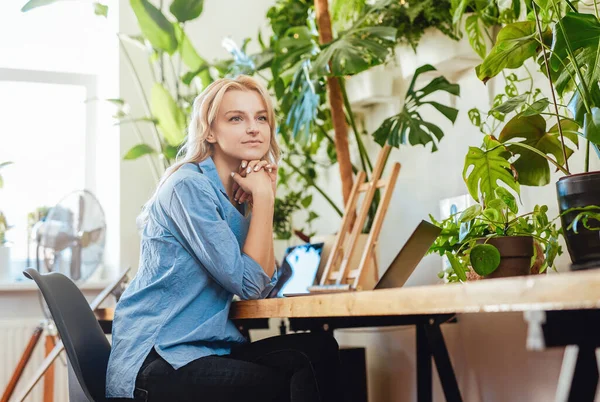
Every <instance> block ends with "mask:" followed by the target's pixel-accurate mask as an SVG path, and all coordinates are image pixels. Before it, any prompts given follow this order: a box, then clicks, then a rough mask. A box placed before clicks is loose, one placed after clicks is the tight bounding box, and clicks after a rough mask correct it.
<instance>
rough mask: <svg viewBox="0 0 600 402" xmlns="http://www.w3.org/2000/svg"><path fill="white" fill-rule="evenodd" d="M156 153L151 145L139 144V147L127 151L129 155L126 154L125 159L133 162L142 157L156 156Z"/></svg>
mask: <svg viewBox="0 0 600 402" xmlns="http://www.w3.org/2000/svg"><path fill="white" fill-rule="evenodd" d="M155 153H156V150H155V149H154V148H152V147H151V146H150V145H148V144H138V145H136V146H134V147H133V148H131V149H130V150H129V151H127V153H126V154H125V156H124V157H123V159H125V160H133V159H137V158H139V157H142V156H144V155H149V154H155Z"/></svg>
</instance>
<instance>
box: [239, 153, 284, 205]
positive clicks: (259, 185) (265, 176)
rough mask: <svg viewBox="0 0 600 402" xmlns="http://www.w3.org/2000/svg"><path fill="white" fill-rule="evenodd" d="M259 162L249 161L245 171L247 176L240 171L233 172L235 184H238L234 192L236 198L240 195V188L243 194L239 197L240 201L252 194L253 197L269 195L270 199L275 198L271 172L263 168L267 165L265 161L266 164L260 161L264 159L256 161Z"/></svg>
mask: <svg viewBox="0 0 600 402" xmlns="http://www.w3.org/2000/svg"><path fill="white" fill-rule="evenodd" d="M255 162H258V163H252V162H251V163H249V164H248V167H247V168H246V171H245V177H244V176H242V175H241V174H240V173H237V172H231V177H233V180H234V182H235V183H234V184H237V186H238V189H237V190H235V189H234V190H235V192H234V200H235V199H236V198H237V197H238V194H239V193H240V190H241V191H242V192H243V194H242V195H241V196H240V197H239V198H237V202H238V203H240V204H241V203H242V202H244V201H245V200H246V199H248V197H249V196H252V198H253V199H256V198H257V197H268V198H269V199H273V200H274V199H275V195H274V194H273V190H272V184H271V176H270V175H269V173H268V172H267V171H266V170H264V169H263V167H264V166H266V165H267V163H266V162H265V164H264V166H263V165H260V166H259V163H260V162H262V161H255Z"/></svg>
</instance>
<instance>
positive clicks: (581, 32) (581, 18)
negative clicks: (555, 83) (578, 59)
mask: <svg viewBox="0 0 600 402" xmlns="http://www.w3.org/2000/svg"><path fill="white" fill-rule="evenodd" d="M560 22H561V23H560V24H559V23H556V25H555V26H554V32H553V40H552V57H551V59H550V65H551V66H552V68H553V69H554V71H558V69H559V67H560V66H561V61H562V60H564V59H565V58H566V57H567V55H568V48H567V42H568V46H569V48H570V49H571V51H572V52H573V53H576V51H577V50H579V49H581V48H588V47H592V48H597V47H598V41H599V40H600V21H598V19H597V18H596V16H594V15H593V14H586V13H572V12H569V13H566V14H565V16H564V17H563V18H562V19H561V21H560ZM563 28H564V32H563Z"/></svg>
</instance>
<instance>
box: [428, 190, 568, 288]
mask: <svg viewBox="0 0 600 402" xmlns="http://www.w3.org/2000/svg"><path fill="white" fill-rule="evenodd" d="M495 196H496V197H495V198H494V199H493V200H491V201H490V202H489V203H488V204H487V205H486V206H482V205H481V204H475V205H472V206H471V207H469V208H467V209H466V210H464V211H463V212H461V213H457V214H454V215H452V216H450V217H448V218H447V219H444V220H443V221H441V222H438V221H436V220H435V219H434V218H433V217H430V218H431V220H432V222H433V223H434V224H435V225H437V226H439V227H440V228H441V229H442V232H441V233H440V235H439V236H438V238H437V239H436V241H435V243H434V244H433V245H432V246H431V248H430V249H429V253H438V254H439V255H441V256H445V257H447V258H448V261H449V262H450V267H449V268H448V269H446V270H445V271H442V272H441V273H440V277H441V278H445V279H446V280H448V281H449V282H458V281H461V282H465V281H467V280H472V279H476V278H480V277H484V278H498V277H506V276H520V275H529V274H530V273H542V272H545V271H546V270H547V269H548V268H549V267H551V268H554V260H555V258H556V256H558V255H560V254H561V253H562V250H561V247H560V245H559V243H558V237H559V234H560V232H561V230H560V229H558V228H557V227H556V225H555V224H554V223H553V221H550V220H549V219H548V215H547V212H548V207H547V206H546V205H538V206H536V207H535V208H534V210H533V211H532V212H529V213H526V214H521V215H519V214H518V207H517V201H516V199H515V197H514V196H513V195H512V194H511V193H510V192H509V191H508V190H506V189H504V188H503V187H498V188H497V189H496V194H495Z"/></svg>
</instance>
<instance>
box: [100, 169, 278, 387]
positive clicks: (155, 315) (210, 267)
mask: <svg viewBox="0 0 600 402" xmlns="http://www.w3.org/2000/svg"><path fill="white" fill-rule="evenodd" d="M249 224H250V218H249V217H245V216H244V215H242V214H241V213H240V212H239V211H238V210H237V209H236V208H235V207H234V206H233V204H232V203H231V202H230V201H229V198H228V196H227V193H226V192H225V188H224V187H223V183H222V182H221V179H220V178H219V175H218V173H217V170H216V168H215V165H214V162H213V160H212V159H211V158H208V159H206V160H204V161H203V162H201V163H200V164H192V163H188V164H185V165H183V166H182V167H181V168H180V169H179V170H177V171H176V172H175V173H173V174H172V175H171V176H170V177H169V178H168V179H167V181H166V182H165V183H164V184H163V185H162V186H161V188H160V189H159V191H158V194H157V197H156V198H155V201H154V202H153V203H152V205H151V206H150V210H149V220H148V223H147V224H146V226H145V228H144V232H143V234H142V242H141V252H140V266H139V270H138V272H137V274H136V276H135V278H134V279H133V281H132V282H131V284H130V285H129V286H128V287H127V289H126V290H125V292H124V293H123V295H122V297H121V299H120V300H119V303H118V304H117V307H116V310H115V317H114V322H113V336H112V351H111V354H110V359H109V362H108V370H107V379H106V396H107V397H119V398H132V397H133V390H134V388H135V380H136V377H137V374H138V371H139V369H140V367H141V365H142V363H143V361H144V359H145V358H146V356H147V355H148V353H149V352H150V350H151V349H152V348H153V347H154V349H155V350H156V351H157V353H158V354H159V355H161V356H162V357H163V358H164V359H165V360H166V361H167V362H169V363H170V364H171V366H173V368H175V369H178V368H180V367H182V366H185V365H186V364H188V363H189V362H191V361H193V360H195V359H199V358H201V357H204V356H209V355H224V354H228V353H229V352H230V350H231V346H233V345H235V344H239V343H243V342H245V341H246V340H245V338H244V337H243V336H242V335H241V334H240V333H239V331H238V330H237V328H236V327H235V325H234V324H233V322H232V321H231V320H229V317H228V316H229V308H230V306H231V301H232V298H233V295H234V294H235V295H238V296H239V297H240V298H241V299H257V298H261V297H264V296H265V295H266V294H268V292H269V291H270V290H271V289H272V288H273V286H274V285H275V282H276V280H277V278H276V276H277V275H274V276H273V278H269V277H268V276H267V275H266V274H265V272H264V270H263V269H262V268H261V266H260V265H259V264H258V263H257V262H256V261H254V260H253V259H252V258H250V257H249V256H248V255H247V254H245V253H243V252H242V248H243V245H244V242H245V240H246V235H247V234H248V228H249Z"/></svg>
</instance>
